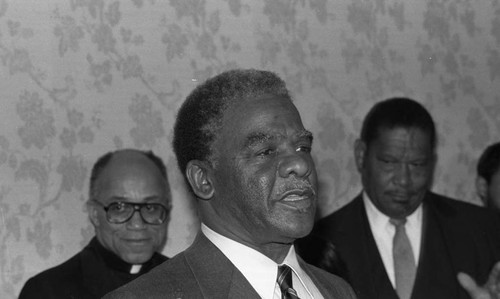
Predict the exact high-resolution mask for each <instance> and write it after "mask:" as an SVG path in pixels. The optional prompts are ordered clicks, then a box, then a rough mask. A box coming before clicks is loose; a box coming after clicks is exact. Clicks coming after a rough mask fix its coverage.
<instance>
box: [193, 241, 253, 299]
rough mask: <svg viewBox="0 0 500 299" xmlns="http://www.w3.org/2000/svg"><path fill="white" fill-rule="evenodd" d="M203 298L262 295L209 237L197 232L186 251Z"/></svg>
mask: <svg viewBox="0 0 500 299" xmlns="http://www.w3.org/2000/svg"><path fill="white" fill-rule="evenodd" d="M186 260H187V262H188V264H189V266H190V268H191V269H192V271H193V275H194V276H195V279H196V281H197V282H198V284H199V286H200V290H201V292H202V294H203V297H204V298H260V297H259V295H258V294H257V292H256V291H255V289H254V288H253V287H252V286H251V285H250V283H249V282H248V280H247V279H246V278H245V277H244V276H243V274H242V273H241V272H240V271H239V270H238V269H237V268H236V267H235V266H234V265H233V263H231V261H230V260H229V259H228V258H226V256H225V255H224V254H223V253H222V251H220V250H219V249H218V248H217V247H216V246H215V245H214V244H213V243H212V242H210V240H208V239H207V237H205V235H203V233H201V232H200V233H198V236H197V237H196V239H195V241H194V243H193V246H192V247H191V249H190V250H189V251H188V252H186Z"/></svg>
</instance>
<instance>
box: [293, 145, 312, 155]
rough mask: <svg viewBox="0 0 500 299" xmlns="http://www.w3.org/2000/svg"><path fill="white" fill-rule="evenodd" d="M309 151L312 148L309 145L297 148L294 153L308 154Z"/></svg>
mask: <svg viewBox="0 0 500 299" xmlns="http://www.w3.org/2000/svg"><path fill="white" fill-rule="evenodd" d="M311 150H312V147H311V146H310V145H301V146H299V147H297V149H296V150H295V151H297V152H304V153H310V152H311Z"/></svg>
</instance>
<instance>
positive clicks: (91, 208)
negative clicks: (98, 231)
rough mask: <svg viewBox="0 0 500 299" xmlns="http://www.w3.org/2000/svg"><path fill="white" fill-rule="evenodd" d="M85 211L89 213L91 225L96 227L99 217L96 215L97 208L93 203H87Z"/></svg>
mask: <svg viewBox="0 0 500 299" xmlns="http://www.w3.org/2000/svg"><path fill="white" fill-rule="evenodd" d="M87 209H88V213H89V218H90V222H92V224H93V225H94V226H95V227H98V226H99V224H100V223H99V217H98V215H97V207H96V205H95V203H92V202H87Z"/></svg>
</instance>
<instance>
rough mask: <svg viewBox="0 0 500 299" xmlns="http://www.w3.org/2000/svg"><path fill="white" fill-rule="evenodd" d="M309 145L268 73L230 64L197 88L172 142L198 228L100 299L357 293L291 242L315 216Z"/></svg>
mask: <svg viewBox="0 0 500 299" xmlns="http://www.w3.org/2000/svg"><path fill="white" fill-rule="evenodd" d="M311 147H312V134H311V133H310V132H309V131H307V130H306V129H304V126H303V125H302V121H301V119H300V115H299V112H298V111H297V108H296V107H295V106H294V104H293V103H292V101H291V97H290V95H289V92H288V90H287V88H286V86H285V83H284V82H283V81H282V80H281V79H280V78H279V77H278V76H276V75H275V74H273V73H271V72H267V71H259V70H232V71H227V72H224V73H222V74H220V75H217V76H215V77H213V78H211V79H209V80H208V81H206V82H205V83H203V84H202V85H200V86H198V87H197V88H196V89H195V90H194V91H193V92H192V93H191V94H190V95H189V96H188V97H187V99H186V101H185V102H184V103H183V105H182V106H181V108H180V110H179V112H178V115H177V120H176V123H175V127H174V140H173V148H174V151H175V154H176V156H177V161H178V164H179V168H180V170H181V171H182V173H183V174H184V176H185V179H186V181H187V182H188V183H189V186H190V188H191V191H192V192H193V193H194V195H195V196H196V200H197V205H198V208H199V215H200V218H201V222H202V225H201V231H200V233H199V234H198V235H197V237H196V238H195V240H194V243H193V244H192V245H191V246H190V247H189V248H188V249H187V250H185V251H184V252H182V253H180V254H178V255H177V256H175V257H173V258H172V259H170V260H169V261H167V262H166V263H164V264H162V265H161V266H159V267H157V268H156V269H154V270H153V271H151V272H150V273H148V274H147V275H144V276H142V277H141V278H140V279H139V280H135V281H134V282H132V283H130V284H128V285H126V286H125V287H122V288H120V289H118V290H116V291H114V292H112V293H111V294H108V296H107V297H106V298H264V299H273V298H302V299H307V298H354V297H355V296H354V293H353V292H352V289H351V288H350V286H349V285H348V284H347V283H345V281H343V280H342V279H340V278H339V277H337V276H334V275H332V274H329V273H327V272H326V271H323V270H320V269H318V268H316V267H313V266H311V265H308V264H306V263H305V262H304V261H303V260H302V259H301V258H300V257H298V256H297V255H296V253H295V250H294V247H293V242H294V240H295V239H298V238H301V237H304V236H305V235H307V234H308V233H309V232H310V231H311V229H312V227H313V222H314V214H315V210H316V201H317V198H316V192H317V190H316V188H317V181H316V170H315V166H314V163H313V159H312V157H311Z"/></svg>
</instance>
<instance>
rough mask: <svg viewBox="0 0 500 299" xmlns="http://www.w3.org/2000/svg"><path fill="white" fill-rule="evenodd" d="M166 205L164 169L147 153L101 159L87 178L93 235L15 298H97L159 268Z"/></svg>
mask: <svg viewBox="0 0 500 299" xmlns="http://www.w3.org/2000/svg"><path fill="white" fill-rule="evenodd" d="M170 206H171V196H170V187H169V184H168V179H167V171H166V168H165V165H164V164H163V162H162V160H161V159H160V158H159V157H157V156H155V155H154V154H153V153H152V152H143V151H139V150H119V151H116V152H110V153H107V154H106V155H104V156H102V157H101V158H99V159H98V160H97V162H96V163H95V165H94V167H93V169H92V174H91V177H90V192H89V200H88V202H87V207H88V211H89V217H90V220H91V222H92V224H93V225H94V228H95V233H96V236H95V237H94V238H93V239H92V240H91V241H90V243H89V244H88V245H87V246H86V247H85V248H84V249H83V250H82V251H80V252H79V253H78V254H76V255H75V256H73V257H72V258H70V259H69V260H67V261H66V262H64V263H62V264H61V265H59V266H56V267H54V268H51V269H49V270H46V271H44V272H42V273H40V274H38V275H36V276H34V277H32V278H30V279H29V280H28V281H27V282H26V284H25V286H24V287H23V289H22V290H21V294H20V296H19V298H20V299H30V298H51V299H57V298H61V299H63V298H64V299H67V298H75V299H76V298H86V299H87V298H88V299H90V298H101V297H102V296H104V295H105V294H106V293H108V292H110V291H112V290H114V289H116V288H118V287H120V286H122V285H124V284H126V283H128V282H130V281H132V280H133V279H135V278H137V277H139V276H141V275H142V274H144V273H146V272H148V271H149V270H151V269H152V268H153V267H155V266H157V265H159V264H161V263H162V262H164V261H165V260H167V258H166V257H165V256H163V255H161V254H160V253H158V252H160V251H161V249H162V248H163V246H164V245H165V241H166V236H167V223H168V219H169V211H170Z"/></svg>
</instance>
